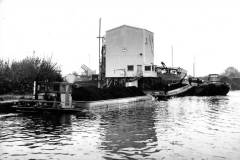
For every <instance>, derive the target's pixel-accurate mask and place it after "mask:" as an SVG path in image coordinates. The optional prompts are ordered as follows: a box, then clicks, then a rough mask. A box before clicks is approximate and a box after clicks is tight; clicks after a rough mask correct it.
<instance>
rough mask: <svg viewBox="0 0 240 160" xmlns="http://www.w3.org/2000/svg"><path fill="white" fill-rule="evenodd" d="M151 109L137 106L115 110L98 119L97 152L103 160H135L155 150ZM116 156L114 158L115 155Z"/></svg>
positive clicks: (152, 109)
mask: <svg viewBox="0 0 240 160" xmlns="http://www.w3.org/2000/svg"><path fill="white" fill-rule="evenodd" d="M154 112H155V108H152V107H138V108H132V109H127V110H124V111H120V112H119V111H116V112H111V113H108V114H105V115H103V116H102V117H101V124H100V128H101V130H102V131H103V134H101V140H102V143H101V149H102V150H105V151H106V152H107V153H106V156H104V158H106V159H112V158H115V159H129V158H131V159H133V158H135V159H138V158H144V157H147V156H149V155H150V154H151V153H152V152H154V151H155V148H156V146H157V137H156V132H155V125H154V122H155V120H154V117H153V115H154ZM116 155H117V156H116Z"/></svg>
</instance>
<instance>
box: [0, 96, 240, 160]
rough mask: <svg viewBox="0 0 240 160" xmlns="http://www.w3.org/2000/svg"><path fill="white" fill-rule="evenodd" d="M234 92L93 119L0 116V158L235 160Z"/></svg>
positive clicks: (239, 124)
mask: <svg viewBox="0 0 240 160" xmlns="http://www.w3.org/2000/svg"><path fill="white" fill-rule="evenodd" d="M239 96H240V92H231V93H230V95H229V96H225V97H222V96H218V97H181V98H173V99H170V100H168V101H163V102H155V103H154V104H153V105H149V104H148V105H143V106H135V107H131V108H129V109H127V108H125V109H123V110H118V111H110V112H103V113H98V114H95V115H91V114H90V115H89V116H85V115H57V114H42V115H31V114H1V115H0V159H87V160H89V159H214V160H215V159H234V160H235V159H236V160H238V159H240V145H239V144H240V118H239V117H240V100H239Z"/></svg>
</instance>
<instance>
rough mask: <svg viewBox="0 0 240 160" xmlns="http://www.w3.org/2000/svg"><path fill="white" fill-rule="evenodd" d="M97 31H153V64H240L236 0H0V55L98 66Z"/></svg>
mask: <svg viewBox="0 0 240 160" xmlns="http://www.w3.org/2000/svg"><path fill="white" fill-rule="evenodd" d="M100 17H102V34H105V31H106V30H109V29H112V28H115V27H118V26H120V25H123V24H126V25H130V26H136V27H140V28H145V29H147V30H150V31H152V32H154V45H155V64H159V65H160V62H161V61H164V62H165V63H166V64H167V65H171V46H172V45H173V50H174V66H181V67H183V68H185V69H187V70H188V73H189V74H192V65H193V60H194V57H195V62H196V75H197V76H202V75H206V74H209V73H221V72H223V71H224V70H225V69H226V68H227V67H228V66H234V67H236V68H237V69H240V59H239V56H238V55H239V53H240V1H238V0H236V1H233V0H225V1H224V0H199V1H197V0H155V1H154V0H146V1H140V0H119V1H116V0H101V1H100V0H85V1H81V0H0V58H1V59H10V60H12V59H15V60H19V59H22V58H24V57H26V56H31V55H32V54H33V51H35V55H38V56H40V57H50V56H52V59H53V61H55V62H58V64H59V65H60V66H61V69H62V73H63V74H67V73H71V72H73V71H77V72H79V71H80V66H81V64H83V63H84V64H86V65H88V66H90V67H91V68H93V69H97V68H98V40H97V38H96V37H97V36H98V20H99V18H100Z"/></svg>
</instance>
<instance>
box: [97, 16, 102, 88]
mask: <svg viewBox="0 0 240 160" xmlns="http://www.w3.org/2000/svg"><path fill="white" fill-rule="evenodd" d="M97 38H98V52H99V55H98V60H99V76H98V77H99V78H98V87H99V88H100V81H101V79H102V77H101V39H103V37H101V18H99V30H98V37H97Z"/></svg>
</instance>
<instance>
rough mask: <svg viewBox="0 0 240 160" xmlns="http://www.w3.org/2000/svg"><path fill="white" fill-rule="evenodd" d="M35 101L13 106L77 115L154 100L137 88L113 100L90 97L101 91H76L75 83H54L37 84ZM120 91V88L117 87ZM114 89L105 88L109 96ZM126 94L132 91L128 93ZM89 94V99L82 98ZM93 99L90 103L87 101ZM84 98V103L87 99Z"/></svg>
mask: <svg viewBox="0 0 240 160" xmlns="http://www.w3.org/2000/svg"><path fill="white" fill-rule="evenodd" d="M34 86H35V87H36V88H35V89H34V91H35V92H34V94H33V98H31V99H19V100H18V101H17V102H15V105H14V106H13V107H12V108H13V109H14V110H15V111H16V112H31V113H32V112H53V113H57V112H58V113H76V112H85V113H86V112H99V111H111V110H119V109H125V108H129V107H132V106H135V107H136V106H138V105H140V104H146V103H151V102H152V100H153V99H154V98H153V97H152V96H151V95H145V94H144V93H142V92H140V90H138V89H137V88H135V87H130V88H125V89H119V92H121V94H120V93H118V94H117V95H116V94H115V95H114V94H113V95H112V96H115V97H114V98H113V99H110V98H109V97H107V96H106V95H105V96H104V95H101V97H98V99H96V98H95V100H93V98H91V97H90V95H88V94H92V95H93V92H94V93H95V95H96V94H99V93H101V92H102V89H98V88H91V89H87V90H88V91H89V92H87V91H86V90H84V89H83V88H76V86H75V84H74V83H73V84H71V83H67V82H54V83H45V82H44V83H38V84H37V85H34ZM116 89H117V88H116ZM112 90H113V89H111V90H110V89H105V90H103V92H105V94H107V93H110V92H111V91H112ZM126 92H131V93H128V95H130V96H128V95H127V94H125V96H123V94H124V93H126ZM83 93H85V94H86V96H85V97H84V96H79V95H83ZM76 94H77V95H76ZM89 97H90V99H92V100H89V99H88V98H89ZM84 99H85V100H84Z"/></svg>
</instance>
